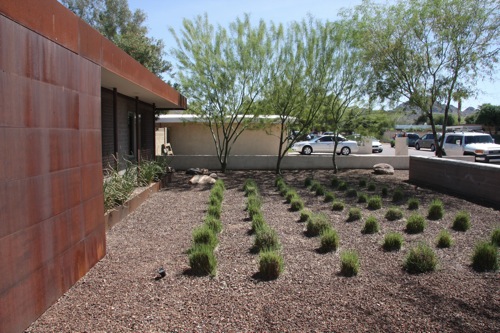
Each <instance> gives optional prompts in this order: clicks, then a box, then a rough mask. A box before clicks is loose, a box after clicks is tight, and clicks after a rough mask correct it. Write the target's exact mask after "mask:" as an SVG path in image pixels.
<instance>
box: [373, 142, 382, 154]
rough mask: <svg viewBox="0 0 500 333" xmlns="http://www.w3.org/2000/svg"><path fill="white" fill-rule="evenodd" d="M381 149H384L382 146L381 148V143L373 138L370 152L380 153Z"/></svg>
mask: <svg viewBox="0 0 500 333" xmlns="http://www.w3.org/2000/svg"><path fill="white" fill-rule="evenodd" d="M383 151H384V148H382V143H381V142H380V141H379V140H377V139H373V140H372V153H381V152H383Z"/></svg>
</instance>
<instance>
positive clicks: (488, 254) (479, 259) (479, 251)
mask: <svg viewBox="0 0 500 333" xmlns="http://www.w3.org/2000/svg"><path fill="white" fill-rule="evenodd" d="M472 268H474V270H475V271H477V272H486V271H496V270H498V249H497V247H496V246H495V245H493V244H491V243H488V242H484V241H483V242H479V243H477V244H476V247H475V248H474V254H473V255H472Z"/></svg>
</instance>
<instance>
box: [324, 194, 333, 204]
mask: <svg viewBox="0 0 500 333" xmlns="http://www.w3.org/2000/svg"><path fill="white" fill-rule="evenodd" d="M333 200H335V195H334V194H333V193H332V192H326V193H325V202H333Z"/></svg>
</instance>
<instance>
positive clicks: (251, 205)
mask: <svg viewBox="0 0 500 333" xmlns="http://www.w3.org/2000/svg"><path fill="white" fill-rule="evenodd" d="M260 206H261V200H260V197H258V196H256V195H251V196H249V197H248V200H247V213H248V217H249V218H250V219H252V218H253V216H254V215H255V214H259V213H260Z"/></svg>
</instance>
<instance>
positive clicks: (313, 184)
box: [310, 180, 322, 192]
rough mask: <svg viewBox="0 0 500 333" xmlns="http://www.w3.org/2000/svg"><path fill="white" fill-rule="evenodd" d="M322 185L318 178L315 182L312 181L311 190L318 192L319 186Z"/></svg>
mask: <svg viewBox="0 0 500 333" xmlns="http://www.w3.org/2000/svg"><path fill="white" fill-rule="evenodd" d="M320 187H322V186H321V184H320V182H318V181H317V180H313V182H312V183H311V187H310V189H311V192H316V191H317V190H318V188H320Z"/></svg>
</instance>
